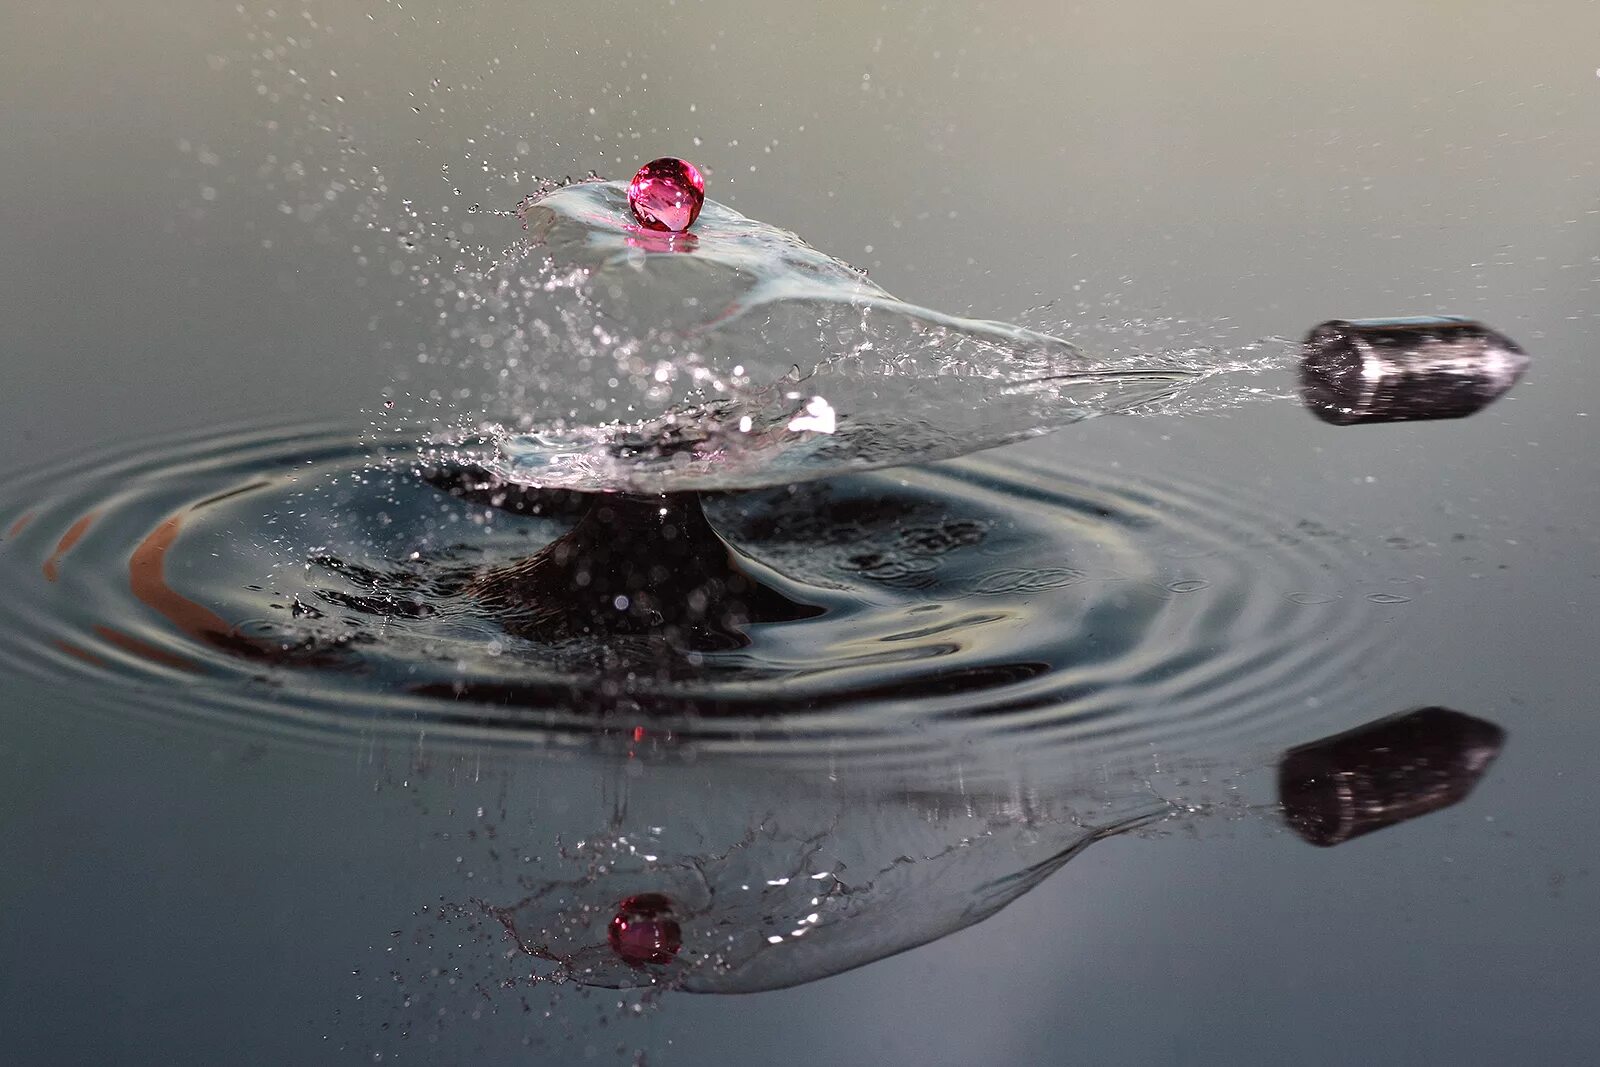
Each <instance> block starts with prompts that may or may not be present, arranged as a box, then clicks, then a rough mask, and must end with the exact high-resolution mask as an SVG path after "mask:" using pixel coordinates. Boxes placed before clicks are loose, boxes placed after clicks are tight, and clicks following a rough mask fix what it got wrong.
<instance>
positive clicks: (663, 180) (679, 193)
mask: <svg viewBox="0 0 1600 1067" xmlns="http://www.w3.org/2000/svg"><path fill="white" fill-rule="evenodd" d="M705 202H706V180H705V179H704V178H702V177H700V171H699V170H698V169H697V168H696V167H695V165H694V164H693V163H690V162H689V161H688V160H686V159H675V158H673V157H672V156H662V157H661V158H660V159H652V160H651V161H650V162H648V163H646V164H645V165H644V166H642V167H640V168H639V173H638V174H635V175H634V176H633V181H631V182H629V183H628V206H629V207H631V208H633V217H634V218H636V219H638V220H639V225H641V226H646V227H648V228H650V229H652V230H667V231H670V232H672V233H682V232H683V231H684V230H687V229H688V228H689V227H690V226H693V225H694V220H695V219H697V218H699V217H700V208H701V206H702V205H703V204H704V203H705Z"/></svg>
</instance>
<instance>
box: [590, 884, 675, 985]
mask: <svg viewBox="0 0 1600 1067" xmlns="http://www.w3.org/2000/svg"><path fill="white" fill-rule="evenodd" d="M606 940H607V941H609V942H611V951H612V952H615V953H616V954H617V955H618V956H619V957H620V958H621V959H622V961H623V962H624V963H626V964H628V965H629V966H631V967H642V966H644V965H645V964H647V963H655V964H661V963H671V962H672V960H673V958H674V957H675V956H677V955H678V949H680V948H682V947H683V932H682V931H681V930H680V929H679V928H678V920H676V919H674V918H673V917H672V901H671V900H669V899H667V898H666V897H664V896H662V895H661V894H660V893H640V894H639V895H638V896H634V897H629V898H628V899H626V900H624V901H623V902H622V903H621V904H618V905H617V914H616V916H615V917H613V918H612V920H611V926H610V928H609V929H608V930H607V931H606Z"/></svg>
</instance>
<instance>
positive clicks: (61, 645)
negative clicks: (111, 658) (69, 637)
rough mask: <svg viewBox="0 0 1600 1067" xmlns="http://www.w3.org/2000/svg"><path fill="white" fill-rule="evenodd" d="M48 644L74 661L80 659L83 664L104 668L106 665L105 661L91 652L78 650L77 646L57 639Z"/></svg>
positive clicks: (82, 649) (84, 649) (83, 649)
mask: <svg viewBox="0 0 1600 1067" xmlns="http://www.w3.org/2000/svg"><path fill="white" fill-rule="evenodd" d="M50 643H51V644H52V645H54V646H55V647H56V648H58V649H60V650H61V651H62V652H65V653H66V654H67V655H69V656H71V657H73V658H74V659H81V660H83V662H85V663H87V664H89V665H91V666H94V667H104V666H105V665H106V661H105V660H103V659H101V658H100V657H99V656H97V655H95V654H94V653H93V652H90V651H89V650H88V649H86V648H79V647H78V646H77V645H74V644H72V643H71V642H69V641H62V640H59V639H58V640H54V641H51V642H50Z"/></svg>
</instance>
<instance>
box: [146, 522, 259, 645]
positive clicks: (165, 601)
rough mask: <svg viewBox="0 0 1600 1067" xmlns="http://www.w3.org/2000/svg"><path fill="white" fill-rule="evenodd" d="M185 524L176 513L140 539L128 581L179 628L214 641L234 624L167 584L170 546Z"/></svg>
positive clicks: (203, 638) (152, 606)
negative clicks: (167, 560) (168, 550)
mask: <svg viewBox="0 0 1600 1067" xmlns="http://www.w3.org/2000/svg"><path fill="white" fill-rule="evenodd" d="M182 523H183V518H182V516H180V515H174V516H172V517H171V518H169V519H168V520H167V521H166V522H163V523H162V524H161V525H160V526H157V527H156V528H155V529H154V530H151V531H150V533H149V535H148V536H146V537H145V539H144V540H143V541H140V542H139V547H138V548H135V549H134V550H133V555H132V557H130V558H129V560H128V584H129V586H130V587H131V588H132V590H133V595H134V596H135V597H137V598H138V599H139V600H140V601H142V602H143V603H145V604H147V605H149V606H150V607H151V608H154V609H155V610H156V611H157V612H158V613H159V614H161V615H162V616H163V617H165V618H166V619H167V620H168V621H169V622H171V623H172V624H173V625H174V626H176V627H177V628H178V629H180V630H182V631H183V632H184V633H186V634H188V635H189V636H191V637H193V638H195V639H196V640H198V641H202V642H205V643H208V644H215V643H216V642H217V641H218V640H219V639H224V640H225V639H227V638H229V637H231V636H232V630H233V627H231V626H229V625H228V622H227V620H226V619H224V618H223V617H222V616H220V615H218V614H217V613H216V612H214V611H212V610H211V609H210V608H208V607H206V606H205V605H203V604H197V603H195V602H194V601H193V600H190V599H189V598H188V597H186V596H184V595H183V594H181V593H179V592H178V591H177V590H175V589H173V588H172V587H171V586H170V585H168V584H167V576H166V559H167V549H169V548H171V547H172V544H173V542H174V541H176V540H177V539H178V530H179V527H180V526H181V525H182Z"/></svg>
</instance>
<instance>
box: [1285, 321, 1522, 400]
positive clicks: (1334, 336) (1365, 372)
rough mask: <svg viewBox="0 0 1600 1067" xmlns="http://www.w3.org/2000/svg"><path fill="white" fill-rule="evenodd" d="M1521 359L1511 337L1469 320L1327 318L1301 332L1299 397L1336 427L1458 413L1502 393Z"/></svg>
mask: <svg viewBox="0 0 1600 1067" xmlns="http://www.w3.org/2000/svg"><path fill="white" fill-rule="evenodd" d="M1527 365H1528V356H1527V354H1526V353H1524V352H1523V351H1522V349H1521V348H1519V347H1518V346H1517V344H1516V342H1515V341H1512V340H1511V339H1510V338H1509V337H1507V336H1505V335H1504V334H1502V333H1498V332H1496V331H1494V330H1491V329H1489V328H1488V327H1487V326H1484V325H1483V324H1482V323H1478V322H1473V321H1472V320H1470V319H1462V318H1453V317H1439V318H1396V319H1356V320H1344V319H1334V320H1332V321H1330V322H1325V323H1323V324H1322V325H1321V326H1318V327H1317V328H1316V329H1314V330H1312V331H1311V332H1310V333H1309V334H1308V335H1307V336H1306V340H1305V347H1304V350H1303V354H1302V357H1301V363H1300V386H1301V396H1302V398H1303V399H1304V401H1305V404H1306V407H1308V408H1310V409H1311V412H1312V413H1313V414H1314V415H1316V416H1317V418H1319V419H1321V420H1323V421H1324V422H1331V423H1334V424H1336V425H1339V426H1348V425H1351V424H1354V423H1359V422H1399V421H1403V420H1410V419H1458V418H1462V417H1464V416H1467V415H1471V414H1472V413H1473V412H1475V411H1479V410H1481V409H1482V408H1484V407H1485V406H1487V405H1488V404H1489V403H1491V402H1492V401H1494V400H1495V399H1496V398H1498V397H1499V396H1501V395H1502V394H1504V393H1505V392H1506V391H1507V390H1508V389H1510V388H1511V387H1512V386H1513V385H1515V384H1516V382H1517V379H1518V378H1520V377H1521V376H1522V372H1523V370H1524V369H1525V368H1526V367H1527Z"/></svg>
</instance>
